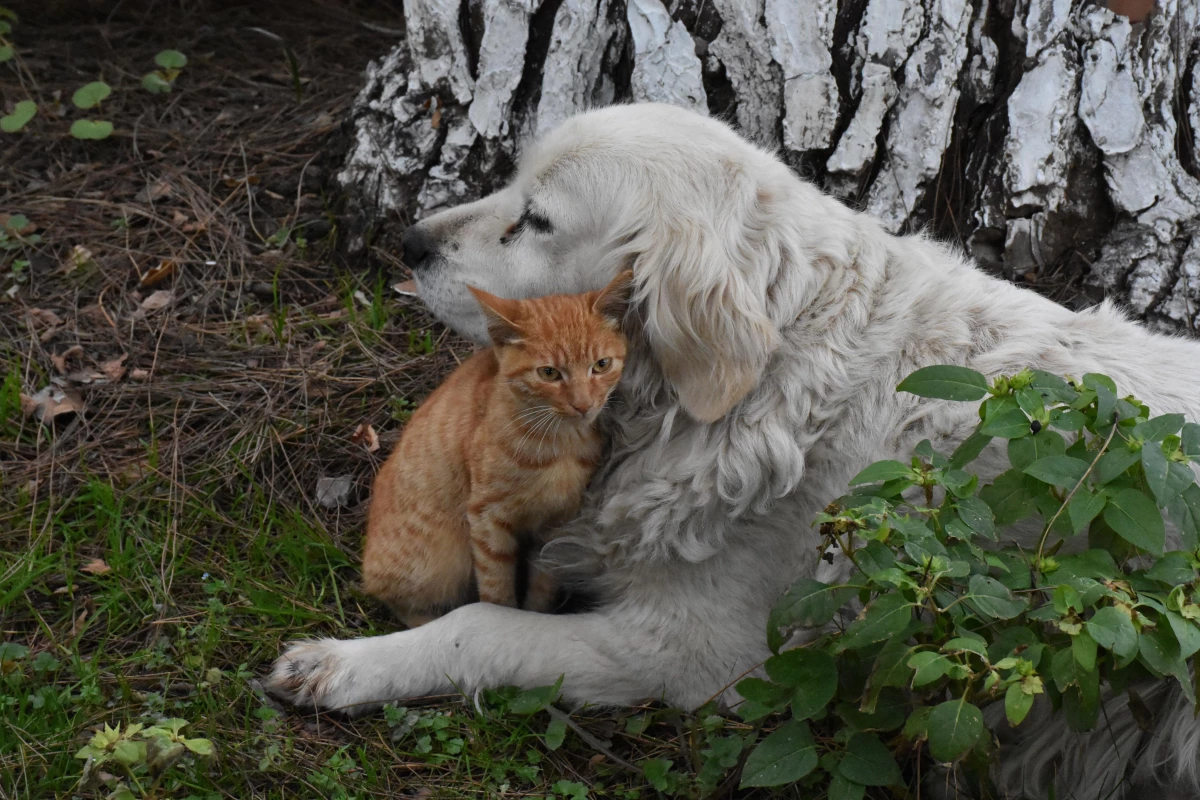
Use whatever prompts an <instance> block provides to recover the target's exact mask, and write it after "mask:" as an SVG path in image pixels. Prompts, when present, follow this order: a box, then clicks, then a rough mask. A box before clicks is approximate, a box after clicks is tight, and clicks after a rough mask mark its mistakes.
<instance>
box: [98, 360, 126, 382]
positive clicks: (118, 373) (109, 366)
mask: <svg viewBox="0 0 1200 800" xmlns="http://www.w3.org/2000/svg"><path fill="white" fill-rule="evenodd" d="M127 358H129V356H128V355H122V356H120V357H119V358H114V359H113V360H112V361H105V362H104V363H103V364H101V365H100V371H101V372H103V373H104V377H106V378H108V379H109V380H110V381H112V382H113V383H116V382H117V381H119V380H121V378H123V377H125V359H127Z"/></svg>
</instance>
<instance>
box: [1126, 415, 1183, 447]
mask: <svg viewBox="0 0 1200 800" xmlns="http://www.w3.org/2000/svg"><path fill="white" fill-rule="evenodd" d="M1183 422H1184V419H1183V414H1163V415H1162V416H1161V417H1154V418H1152V419H1148V420H1144V421H1142V422H1139V423H1138V424H1137V425H1134V426H1133V435H1134V436H1135V437H1137V438H1138V439H1141V440H1142V441H1144V442H1161V441H1162V440H1163V439H1165V438H1167V437H1168V436H1170V435H1171V434H1173V433H1179V429H1180V428H1182V427H1183Z"/></svg>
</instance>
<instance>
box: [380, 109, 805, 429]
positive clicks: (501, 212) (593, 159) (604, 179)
mask: <svg viewBox="0 0 1200 800" xmlns="http://www.w3.org/2000/svg"><path fill="white" fill-rule="evenodd" d="M795 183H796V181H795V178H794V177H793V176H792V175H791V174H790V173H789V172H788V170H787V168H786V167H784V166H783V165H782V164H781V163H779V162H778V161H777V160H776V159H775V158H774V157H773V156H771V155H770V154H768V153H766V152H765V151H762V150H760V149H758V148H756V147H754V146H753V145H751V144H750V143H748V142H746V141H745V140H743V139H741V138H740V137H738V136H737V135H736V134H734V133H733V132H732V131H731V130H730V129H729V128H728V127H726V126H725V125H723V124H722V123H720V122H717V121H715V120H711V119H708V118H706V117H703V116H701V115H699V114H695V113H692V112H689V111H684V110H682V109H679V108H674V107H671V106H665V105H654V104H643V105H626V106H614V107H611V108H606V109H603V110H599V111H592V112H589V113H586V114H581V115H579V116H577V117H574V118H572V119H570V120H568V121H567V122H566V123H564V124H563V125H562V126H561V127H560V128H559V129H558V130H556V131H555V132H553V133H552V134H550V135H549V136H547V137H545V138H544V139H543V140H542V141H540V142H538V143H537V144H536V145H535V146H534V147H533V148H532V149H531V150H530V151H529V152H528V153H527V154H526V156H525V157H524V158H523V159H522V162H521V164H520V168H519V169H518V172H517V175H516V177H515V178H514V179H513V181H512V183H511V184H510V185H509V186H508V187H507V188H505V189H503V190H501V191H499V192H496V193H495V194H493V195H491V196H489V197H485V198H483V199H482V200H479V201H477V202H474V203H470V204H468V205H463V206H460V207H458V208H454V209H450V210H447V211H443V212H441V213H438V214H435V215H433V216H431V217H428V218H427V219H425V220H422V221H421V222H419V223H418V224H416V225H414V226H412V227H411V228H410V229H409V230H408V231H406V232H405V234H404V239H403V243H404V252H405V261H406V262H407V263H408V265H409V266H411V267H412V269H413V272H414V275H415V277H416V281H417V286H418V291H419V293H420V296H421V298H422V299H423V300H424V301H425V303H426V304H427V305H428V306H429V308H430V309H432V310H433V312H434V313H435V314H436V315H437V316H438V317H439V318H440V319H442V321H444V322H445V323H447V324H448V325H450V326H451V327H453V328H454V329H455V330H457V331H459V332H460V333H462V334H464V335H466V336H468V337H470V338H472V339H474V340H476V341H478V342H481V343H482V342H486V341H487V324H486V321H485V319H484V317H483V315H482V313H480V310H479V306H478V304H477V303H475V301H474V300H473V299H472V297H471V294H470V293H469V291H468V289H467V286H468V285H471V286H476V287H479V288H482V289H484V290H486V291H488V292H492V293H494V294H498V295H502V296H506V297H533V296H539V295H545V294H573V293H579V292H585V291H591V290H594V289H599V288H600V287H602V286H604V285H605V284H607V283H608V282H609V281H611V280H612V279H613V277H614V276H616V275H617V274H618V273H619V272H621V271H622V269H625V268H632V269H633V272H634V284H635V289H634V299H635V302H636V303H637V305H638V307H639V309H640V313H641V315H642V320H643V330H644V337H645V340H646V343H647V344H648V346H649V348H650V350H651V351H652V352H653V354H654V357H655V359H656V361H657V362H658V364H659V366H660V368H661V369H662V371H663V374H664V375H665V376H666V378H667V380H668V381H669V383H670V384H671V385H672V386H673V387H674V390H675V392H676V394H677V396H678V400H679V403H680V405H682V406H683V408H684V410H685V411H686V412H688V414H689V415H690V416H692V417H693V418H695V419H697V420H699V421H702V422H711V421H714V420H716V419H719V418H720V417H722V416H723V415H724V414H725V413H726V412H728V411H729V409H730V408H731V407H732V406H733V405H734V404H736V403H737V402H738V401H739V400H740V399H741V398H742V397H743V396H745V395H746V393H747V392H749V391H750V389H751V388H753V387H754V386H755V385H756V384H757V383H758V380H759V378H760V377H761V375H762V372H763V370H764V369H765V367H766V364H767V361H768V359H769V357H770V355H771V353H772V352H773V351H774V350H775V348H776V347H777V345H778V342H779V323H778V320H773V319H772V314H771V311H772V308H771V299H770V297H769V295H770V291H769V290H770V289H771V287H772V286H773V283H774V281H775V279H776V274H777V272H778V270H779V268H780V263H781V260H782V254H781V252H780V248H781V246H782V245H781V244H780V242H779V239H778V237H777V236H775V235H773V230H774V228H775V223H776V217H777V215H778V214H779V213H780V205H779V203H780V198H781V197H782V196H783V195H784V194H786V193H787V192H788V191H789V187H791V186H794V185H795Z"/></svg>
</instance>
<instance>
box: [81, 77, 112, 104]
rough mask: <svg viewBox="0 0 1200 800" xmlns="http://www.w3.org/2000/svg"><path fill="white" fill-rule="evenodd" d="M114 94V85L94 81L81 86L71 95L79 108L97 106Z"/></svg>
mask: <svg viewBox="0 0 1200 800" xmlns="http://www.w3.org/2000/svg"><path fill="white" fill-rule="evenodd" d="M110 94H112V87H111V86H109V85H108V84H107V83H105V82H104V81H92V82H91V83H88V84H85V85H83V86H80V87H79V88H78V89H76V90H75V94H74V95H73V96H72V97H71V102H72V103H74V104H75V106H76V107H77V108H95V107H96V106H98V105H100V103H101V102H102V101H103V100H104V98H106V97H108V96H109V95H110Z"/></svg>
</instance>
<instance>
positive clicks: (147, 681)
mask: <svg viewBox="0 0 1200 800" xmlns="http://www.w3.org/2000/svg"><path fill="white" fill-rule="evenodd" d="M76 5H78V6H79V8H71V7H69V6H67V5H63V4H54V3H49V4H46V5H44V6H42V7H41V8H39V7H37V6H35V5H33V4H23V5H22V6H18V7H17V8H16V9H15V10H17V11H19V12H20V13H21V14H22V18H21V20H20V22H19V23H18V25H17V26H16V28H15V29H14V31H13V34H12V39H13V40H14V41H15V42H16V43H17V51H18V54H19V58H18V59H17V60H16V61H15V62H13V63H9V64H5V65H0V93H2V94H0V100H2V102H3V105H4V111H5V112H7V111H8V110H9V109H11V108H12V107H13V105H14V104H15V103H16V102H17V101H18V100H22V99H26V98H27V97H28V98H32V99H34V100H36V101H37V102H38V103H39V105H40V106H41V112H40V113H39V114H38V116H37V117H36V118H35V119H34V120H33V121H32V122H31V123H30V124H29V126H28V128H27V129H26V130H25V131H24V132H22V133H19V134H11V135H10V134H0V223H3V221H4V218H5V217H6V216H7V215H10V214H21V215H24V216H25V217H27V218H28V220H29V222H30V227H28V228H23V229H22V230H21V231H20V234H21V235H20V238H17V237H14V236H10V237H9V238H8V242H7V243H8V245H10V249H7V250H3V249H0V380H2V381H3V384H2V389H0V640H2V641H3V644H0V656H2V658H0V662H2V663H0V668H2V669H0V714H2V715H3V717H4V719H5V724H4V725H3V726H0V798H43V797H72V796H78V797H85V798H92V797H97V798H98V797H105V796H106V795H107V794H108V793H109V790H110V788H111V787H112V786H114V785H115V783H114V780H115V779H118V778H122V777H124V773H123V772H122V770H121V769H120V768H119V767H118V766H115V765H108V766H106V767H104V768H103V769H98V770H93V775H92V777H91V779H90V780H89V781H88V782H81V780H80V779H81V776H82V775H83V771H84V762H83V761H82V760H77V759H76V758H75V757H74V755H75V753H76V752H77V751H78V750H79V749H80V747H81V746H82V745H83V744H84V743H86V742H87V740H88V739H89V737H90V736H91V735H92V734H93V733H94V732H95V731H96V730H97V729H98V728H99V727H100V726H102V725H105V724H109V725H117V724H122V725H128V724H130V723H136V722H147V723H150V722H153V721H155V720H157V719H160V718H162V717H164V716H165V717H177V718H182V719H185V720H187V721H188V722H190V723H191V725H190V727H189V728H188V729H187V731H190V735H191V736H193V737H207V738H209V739H211V740H212V741H213V742H214V744H215V749H216V755H215V757H213V758H211V759H198V760H197V759H192V758H190V757H187V758H184V759H183V760H182V761H180V762H178V763H176V764H175V765H174V766H172V767H170V768H169V769H168V770H167V771H166V772H165V773H164V774H163V775H162V776H161V777H159V778H158V779H157V780H155V779H154V778H153V777H152V776H150V775H149V774H148V773H147V772H146V771H144V770H143V769H142V768H140V767H138V768H136V769H135V770H134V778H136V779H137V783H138V784H139V785H140V787H141V789H142V790H144V791H145V796H147V797H187V796H195V797H205V798H208V797H230V798H265V797H403V796H430V795H433V796H443V795H444V796H465V795H470V796H497V795H502V794H509V795H513V796H523V795H527V794H530V793H536V794H539V795H554V796H563V797H565V796H582V793H583V792H585V791H590V792H591V794H592V795H593V796H626V794H627V792H628V791H629V790H634V791H635V792H636V790H638V789H641V790H642V791H645V792H648V793H650V794H653V791H652V790H650V789H649V788H647V787H646V786H645V780H644V779H643V778H642V776H641V775H640V774H639V773H637V772H630V771H628V770H627V769H626V768H625V767H622V766H621V765H620V764H618V763H617V762H616V761H615V760H614V759H613V758H611V757H609V756H605V755H603V754H601V753H599V752H598V750H597V748H596V745H595V742H594V741H592V742H591V743H589V742H588V741H585V739H584V738H583V737H582V735H581V734H580V733H578V732H577V731H576V730H575V728H571V729H569V730H568V731H567V733H566V738H565V742H564V743H563V744H561V746H559V747H557V748H555V749H552V748H551V747H550V745H548V744H547V743H546V741H545V740H544V738H543V734H544V732H545V731H546V729H547V725H548V723H549V722H550V717H549V716H547V713H546V712H544V711H540V712H537V713H534V714H532V715H529V716H524V717H522V716H513V715H512V714H503V713H502V712H503V710H504V709H505V708H506V706H507V703H506V702H505V701H504V699H503V698H498V697H492V698H490V699H487V698H485V702H484V703H483V705H482V707H481V709H476V708H472V707H471V706H469V705H466V704H464V703H462V702H461V700H460V699H458V698H443V699H441V700H434V701H430V703H428V704H426V705H423V706H421V707H420V708H414V709H413V710H412V711H411V712H409V711H404V710H399V711H393V712H392V713H390V714H389V715H388V716H382V715H381V716H377V717H375V718H372V719H368V720H366V721H362V722H357V723H353V724H351V723H346V722H344V721H339V720H337V719H331V718H325V717H323V718H314V717H311V716H310V717H305V716H302V715H296V714H292V713H289V712H287V711H286V710H281V709H278V708H276V707H274V706H273V705H272V704H271V703H270V702H269V701H268V700H266V699H265V698H264V697H263V696H262V695H261V693H260V692H259V691H258V690H257V687H256V679H257V678H258V677H259V676H261V675H262V674H263V673H264V671H265V669H266V666H267V665H268V664H269V663H270V661H271V660H272V659H273V658H274V657H275V656H276V655H277V654H278V652H279V650H280V646H281V643H283V642H285V641H287V640H290V639H294V638H297V637H302V636H311V635H316V634H333V635H341V636H346V635H358V634H370V633H374V632H378V631H384V630H387V629H389V628H390V627H391V626H390V623H389V622H388V620H387V618H386V616H385V615H384V614H383V613H381V610H380V609H379V608H378V607H376V606H374V605H373V604H372V603H370V602H369V601H367V600H366V599H365V598H364V597H363V596H362V595H361V594H360V593H359V591H358V590H357V587H356V580H357V578H358V572H357V560H358V553H359V546H360V532H361V526H362V521H363V514H364V510H365V505H364V502H363V501H364V500H365V498H366V496H367V492H368V490H369V485H370V480H371V477H372V475H373V474H374V472H375V470H376V469H377V467H378V466H379V464H380V463H381V461H382V458H383V457H384V456H385V455H386V453H387V452H389V451H390V449H391V446H392V445H393V443H394V442H395V440H396V437H397V436H398V433H399V429H400V427H401V426H402V423H403V421H404V420H405V419H406V418H407V414H408V413H410V410H411V408H412V407H413V404H414V403H415V402H416V401H418V400H419V399H420V398H421V397H423V396H424V395H425V394H426V393H427V392H428V391H429V389H430V388H431V387H432V386H433V385H435V384H436V382H437V381H438V380H439V379H440V378H441V376H443V375H444V374H445V373H446V372H447V371H448V370H450V369H451V368H452V367H453V366H454V364H455V359H456V357H457V356H459V355H461V354H463V353H465V352H467V349H466V347H465V346H464V345H463V344H462V343H461V342H458V341H456V340H454V339H453V338H452V337H450V336H449V335H448V334H447V332H446V331H445V330H444V329H442V328H440V327H438V326H436V325H435V324H433V323H432V321H431V320H430V319H429V318H428V317H427V316H425V315H424V314H423V312H422V311H421V309H420V308H419V306H417V305H416V304H415V303H414V302H413V301H410V300H406V299H404V298H402V297H400V296H398V295H396V294H395V293H393V292H392V291H391V289H390V283H391V282H393V281H394V280H397V279H399V278H400V277H401V270H400V268H399V264H397V263H396V261H395V259H393V258H391V257H390V256H389V254H387V253H383V252H376V253H373V254H372V256H373V259H372V261H373V263H375V264H383V265H385V266H390V267H391V269H385V270H382V271H378V270H377V271H375V272H371V271H368V270H366V269H365V268H363V266H362V265H357V264H349V265H348V264H345V263H342V262H341V261H340V260H339V257H338V256H337V247H336V245H337V238H338V234H339V218H338V216H337V212H338V202H339V201H338V197H337V196H336V194H334V193H333V191H332V188H331V187H332V184H331V182H330V181H329V177H330V174H331V172H332V171H333V170H334V169H335V168H336V166H337V164H338V162H339V159H340V157H341V155H342V152H343V148H344V143H343V142H342V140H341V139H340V136H342V134H341V132H340V120H341V119H342V117H343V112H344V110H345V108H346V107H347V105H348V104H349V102H350V101H351V99H352V97H353V94H354V92H355V90H356V87H357V86H358V84H359V81H360V72H361V70H362V68H363V67H364V66H365V64H366V62H367V60H368V59H369V58H371V57H372V56H374V55H377V54H379V53H381V52H384V51H385V50H386V49H387V48H388V47H389V46H391V45H392V43H393V42H394V41H396V39H397V35H396V33H395V31H394V30H393V31H391V32H388V31H386V30H384V31H381V30H379V26H383V27H384V28H396V27H398V26H400V25H402V21H401V15H400V12H399V10H398V8H389V7H387V6H385V5H382V4H373V3H357V4H341V3H334V2H329V3H325V4H319V3H317V4H314V3H287V4H284V3H255V4H244V7H243V8H240V9H239V8H237V6H236V4H234V5H233V6H232V7H230V8H220V7H210V6H204V5H201V4H198V3H190V2H185V3H182V4H179V3H172V4H163V3H147V4H135V3H125V4H116V6H115V10H114V9H113V5H112V4H108V5H107V6H106V7H105V8H104V9H102V10H100V11H97V10H96V8H97V6H95V5H93V6H87V5H85V4H82V3H80V4H76ZM398 5H399V4H398V3H397V6H398ZM372 26H374V27H372ZM255 28H261V29H263V30H255ZM264 31H266V32H264ZM280 40H282V41H280ZM285 45H286V49H285ZM167 47H170V48H176V49H178V50H180V51H182V52H184V53H185V54H186V55H187V56H188V58H189V63H188V65H187V66H186V67H185V68H184V70H183V72H182V74H181V75H180V77H179V78H178V79H177V81H176V84H175V89H174V91H172V92H171V93H169V94H161V95H152V94H149V93H148V92H146V91H144V90H143V89H141V88H140V81H141V76H142V75H143V74H144V73H146V72H148V71H149V70H151V69H153V59H154V56H155V54H156V53H157V52H158V51H159V50H161V49H163V48H167ZM289 52H290V54H291V55H290V56H289V55H288V53H289ZM101 78H102V79H103V80H105V81H107V82H108V83H109V84H111V85H112V86H113V88H114V93H113V95H112V97H110V98H109V99H108V100H107V101H105V102H104V104H103V105H102V107H101V108H100V109H98V110H95V111H91V112H87V114H90V115H91V116H92V117H93V118H102V119H107V120H110V121H112V122H113V124H114V126H115V133H114V135H113V136H112V137H110V138H109V139H107V140H104V141H92V142H80V141H77V140H75V139H72V138H71V137H70V136H69V135H68V134H67V131H68V128H69V127H70V124H71V122H72V121H73V120H74V119H77V118H80V117H83V116H85V114H84V112H81V111H78V110H77V109H75V108H74V107H72V105H71V103H70V97H71V95H72V93H73V92H74V91H75V89H77V88H78V87H79V86H81V85H83V84H85V83H87V82H89V81H93V80H97V79H101ZM56 98H57V99H58V100H59V101H61V102H60V103H58V105H57V107H56ZM59 112H61V113H59ZM397 224H401V221H397ZM39 237H40V240H39ZM26 262H27V263H26ZM47 387H49V389H50V390H51V397H52V398H57V399H56V400H54V399H52V400H51V401H49V402H48V401H46V400H45V397H46V393H45V392H43V393H42V394H41V395H39V394H38V393H39V392H42V390H44V389H47ZM56 403H57V405H56ZM56 410H57V412H58V413H57V415H54V414H53V412H54V411H56ZM43 414H47V415H50V416H52V419H51V420H50V421H49V422H48V423H43V422H41V421H39V419H38V417H39V416H41V415H43ZM360 425H369V426H371V430H372V431H373V432H374V433H377V434H378V442H379V448H378V450H375V451H373V450H372V449H371V444H372V437H371V436H370V435H360V436H357V437H356V436H355V431H356V429H357V428H358V427H359V426H360ZM342 477H345V478H348V484H349V492H348V495H347V496H346V497H345V500H344V503H343V504H342V505H335V506H334V507H332V508H327V507H325V506H323V505H322V504H321V503H320V502H319V499H318V498H319V492H318V486H319V485H320V482H321V479H322V478H335V479H336V478H342ZM326 499H328V498H326ZM655 713H656V716H655V717H654V719H655V720H656V722H654V724H653V725H651V726H650V727H649V728H647V727H646V724H647V722H648V721H649V719H650V718H649V717H647V716H646V715H645V714H643V713H635V714H634V715H633V716H621V717H611V716H609V717H605V716H602V715H588V714H584V715H582V716H576V718H575V719H576V720H577V722H575V723H572V724H582V725H583V727H584V728H586V730H588V731H590V732H591V734H592V735H593V738H595V737H598V738H599V739H600V740H603V741H606V742H610V743H611V746H612V748H613V750H615V751H616V752H617V753H619V754H622V755H623V756H624V757H625V758H628V759H629V760H630V761H634V762H641V761H642V760H643V759H646V758H656V757H662V756H665V757H667V758H671V759H674V760H675V762H676V766H677V769H678V770H680V771H684V772H686V771H687V770H688V769H689V765H690V764H692V763H693V759H694V751H695V749H696V741H697V740H696V738H695V737H696V735H697V731H699V730H700V727H699V726H700V723H698V722H696V721H694V720H681V719H679V718H678V717H672V716H671V715H670V714H669V713H667V712H661V711H660V712H655ZM705 724H706V725H707V726H708V727H710V728H711V727H712V726H714V725H718V726H719V725H722V724H727V723H722V722H721V721H720V720H719V719H717V718H709V719H708V720H707V721H706V723H705ZM728 724H732V723H728ZM551 744H557V743H556V742H554V741H553V737H552V742H551ZM684 745H686V746H684ZM601 747H603V745H601ZM661 766H662V765H661V764H660V767H661ZM660 772H661V769H660ZM105 781H107V785H106V784H105ZM131 784H132V781H131ZM135 788H137V787H136V786H135Z"/></svg>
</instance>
